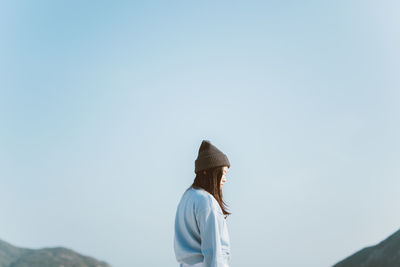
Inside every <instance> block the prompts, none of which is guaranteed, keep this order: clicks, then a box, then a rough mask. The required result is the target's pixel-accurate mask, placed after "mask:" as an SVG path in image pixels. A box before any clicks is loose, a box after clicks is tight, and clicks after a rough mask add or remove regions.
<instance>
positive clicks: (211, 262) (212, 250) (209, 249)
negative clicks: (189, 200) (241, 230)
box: [198, 207, 225, 267]
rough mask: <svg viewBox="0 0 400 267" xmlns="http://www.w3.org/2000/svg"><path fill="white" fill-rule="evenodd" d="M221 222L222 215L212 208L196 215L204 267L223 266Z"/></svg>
mask: <svg viewBox="0 0 400 267" xmlns="http://www.w3.org/2000/svg"><path fill="white" fill-rule="evenodd" d="M223 220H224V218H223V215H222V214H220V213H219V212H218V211H216V210H215V209H214V208H212V207H207V208H205V209H203V210H202V211H201V212H199V214H198V226H199V230H200V237H201V252H202V254H203V256H204V263H205V266H206V267H222V266H225V262H224V258H223V255H222V248H221V235H222V229H223Z"/></svg>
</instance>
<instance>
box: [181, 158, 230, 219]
mask: <svg viewBox="0 0 400 267" xmlns="http://www.w3.org/2000/svg"><path fill="white" fill-rule="evenodd" d="M203 172H205V173H203ZM222 175H223V166H221V167H215V168H211V169H207V170H203V171H199V172H197V173H196V178H195V179H194V181H193V184H192V185H191V186H190V187H193V188H203V189H204V190H206V191H207V192H208V193H210V194H211V195H213V196H214V198H215V199H216V200H217V202H218V204H219V206H220V207H221V210H222V212H223V213H224V214H225V215H230V214H231V213H230V212H228V210H227V205H226V203H225V202H224V200H223V196H222V189H221V187H220V183H221V179H222ZM190 187H189V188H190Z"/></svg>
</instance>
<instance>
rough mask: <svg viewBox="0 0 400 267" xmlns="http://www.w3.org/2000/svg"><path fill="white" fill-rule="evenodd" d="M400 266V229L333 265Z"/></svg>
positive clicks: (350, 266)
mask: <svg viewBox="0 0 400 267" xmlns="http://www.w3.org/2000/svg"><path fill="white" fill-rule="evenodd" d="M358 266H360V267H361V266H362V267H378V266H379V267H395V266H400V230H399V231H397V232H395V233H394V234H392V235H391V236H389V237H388V238H387V239H385V240H383V241H382V242H380V243H379V244H377V245H375V246H372V247H367V248H364V249H362V250H360V251H358V252H357V253H355V254H353V255H351V256H350V257H348V258H346V259H344V260H342V261H341V262H339V263H337V264H335V265H334V266H333V267H358Z"/></svg>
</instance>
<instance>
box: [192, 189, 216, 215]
mask: <svg viewBox="0 0 400 267" xmlns="http://www.w3.org/2000/svg"><path fill="white" fill-rule="evenodd" d="M188 190H191V192H190V193H191V194H192V197H193V200H194V202H195V205H196V206H197V208H198V209H199V210H205V209H215V208H216V206H218V202H217V200H216V199H215V198H214V196H213V195H211V194H210V193H209V192H207V191H206V190H204V189H202V188H190V189H188Z"/></svg>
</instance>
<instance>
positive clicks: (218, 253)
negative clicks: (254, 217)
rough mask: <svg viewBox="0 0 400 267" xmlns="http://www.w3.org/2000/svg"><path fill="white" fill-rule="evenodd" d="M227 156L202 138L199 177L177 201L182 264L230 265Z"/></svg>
mask: <svg viewBox="0 0 400 267" xmlns="http://www.w3.org/2000/svg"><path fill="white" fill-rule="evenodd" d="M229 167H230V163H229V160H228V157H227V156H226V155H225V154H224V153H222V152H221V151H220V150H219V149H218V148H216V147H215V146H214V145H212V144H211V143H210V141H208V140H203V141H202V143H201V145H200V148H199V153H198V157H197V159H196V161H195V173H196V177H195V179H194V182H193V184H192V185H191V186H190V187H189V188H188V189H186V191H185V193H184V194H183V195H182V198H181V200H180V202H179V204H178V207H177V211H176V217H175V236H174V250H175V256H176V259H177V261H178V262H179V263H180V267H194V266H196V267H228V263H229V260H230V241H229V233H228V228H227V225H226V217H227V216H228V215H230V214H231V213H230V212H228V211H227V209H226V204H225V202H224V201H223V198H222V187H223V186H224V183H225V182H226V172H227V171H228V168H229Z"/></svg>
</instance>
